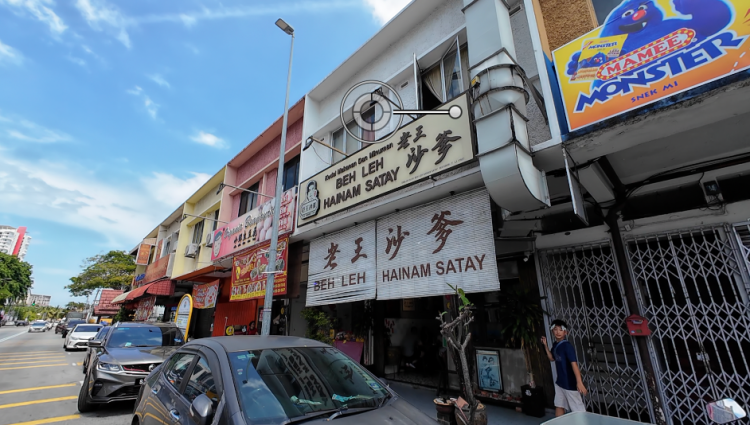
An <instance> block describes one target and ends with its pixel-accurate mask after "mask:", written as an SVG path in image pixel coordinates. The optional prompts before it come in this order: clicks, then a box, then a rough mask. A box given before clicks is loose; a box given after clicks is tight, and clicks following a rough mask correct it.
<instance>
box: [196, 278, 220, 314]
mask: <svg viewBox="0 0 750 425" xmlns="http://www.w3.org/2000/svg"><path fill="white" fill-rule="evenodd" d="M218 297H219V281H218V280H217V281H215V282H211V283H204V284H202V285H193V308H199V309H204V308H214V307H215V306H216V299H217V298H218Z"/></svg>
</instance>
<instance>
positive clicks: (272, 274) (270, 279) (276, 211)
mask: <svg viewBox="0 0 750 425" xmlns="http://www.w3.org/2000/svg"><path fill="white" fill-rule="evenodd" d="M276 26H277V27H279V28H280V29H281V30H282V31H284V32H285V33H287V34H289V35H291V36H292V44H291V47H290V49H289V71H288V73H287V77H286V99H285V100H284V120H283V122H282V124H281V146H280V147H279V167H278V171H277V173H276V192H275V193H274V201H273V229H272V231H271V246H270V247H269V248H268V269H267V270H268V271H267V272H266V273H267V274H268V275H267V280H266V297H265V301H264V303H263V327H262V328H261V333H260V334H261V335H270V333H271V306H272V304H273V285H274V279H275V278H276V273H277V271H276V255H277V254H276V253H277V252H278V244H279V216H280V212H281V190H282V189H283V185H284V154H285V153H286V124H287V118H288V115H289V85H290V83H291V81H292V57H293V55H294V28H292V26H291V25H289V24H287V23H286V22H285V21H284V20H283V19H281V18H279V19H278V20H277V21H276Z"/></svg>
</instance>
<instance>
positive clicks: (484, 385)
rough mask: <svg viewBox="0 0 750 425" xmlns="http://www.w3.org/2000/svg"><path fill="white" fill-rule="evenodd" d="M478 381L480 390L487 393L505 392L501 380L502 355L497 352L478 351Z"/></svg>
mask: <svg viewBox="0 0 750 425" xmlns="http://www.w3.org/2000/svg"><path fill="white" fill-rule="evenodd" d="M477 379H478V380H479V388H480V389H483V390H485V391H492V392H501V391H503V381H502V379H501V378H500V354H499V353H498V352H497V351H495V350H479V349H477Z"/></svg>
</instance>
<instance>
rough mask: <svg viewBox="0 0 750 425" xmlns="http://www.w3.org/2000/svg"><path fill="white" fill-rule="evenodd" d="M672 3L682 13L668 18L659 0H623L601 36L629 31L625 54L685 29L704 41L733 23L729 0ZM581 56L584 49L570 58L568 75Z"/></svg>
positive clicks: (612, 13) (603, 27) (624, 46)
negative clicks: (690, 30) (727, 0)
mask: <svg viewBox="0 0 750 425" xmlns="http://www.w3.org/2000/svg"><path fill="white" fill-rule="evenodd" d="M672 3H673V5H674V11H675V12H677V13H679V14H681V16H677V17H672V18H666V17H665V12H664V10H662V7H661V6H660V5H659V4H657V3H656V1H655V0H623V2H622V3H620V5H619V6H617V7H616V8H615V9H614V10H612V12H610V14H609V16H607V19H606V21H605V22H604V25H603V26H602V30H601V32H600V33H599V37H611V36H615V35H623V34H627V38H626V39H625V42H624V44H623V46H622V50H621V52H620V55H621V56H622V55H624V54H626V53H629V52H632V51H633V50H636V49H638V48H640V47H642V46H645V45H646V44H648V43H650V42H652V41H654V40H658V39H659V38H661V37H664V36H665V35H667V34H670V33H672V32H674V31H677V30H679V29H681V28H689V29H692V30H694V31H695V39H694V42H700V41H703V40H705V39H707V38H708V37H711V36H712V35H714V34H716V33H718V32H719V31H721V30H722V29H724V28H725V27H726V26H727V25H728V24H729V23H731V22H732V17H733V13H734V12H733V8H732V6H731V5H730V4H729V3H727V2H726V1H725V0H673V1H672ZM580 56H581V52H576V53H574V54H573V56H572V57H571V58H570V62H569V63H568V66H567V69H566V73H567V74H568V75H573V74H574V73H575V71H576V70H577V69H578V68H579V64H578V60H579V58H580Z"/></svg>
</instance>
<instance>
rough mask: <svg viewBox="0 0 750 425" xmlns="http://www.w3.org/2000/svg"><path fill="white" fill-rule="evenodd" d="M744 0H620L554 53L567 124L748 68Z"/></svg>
mask: <svg viewBox="0 0 750 425" xmlns="http://www.w3.org/2000/svg"><path fill="white" fill-rule="evenodd" d="M747 12H748V4H747V1H743V0H700V1H698V0H689V1H688V0H673V1H669V0H653V1H649V2H638V1H633V0H623V1H622V3H620V5H619V6H618V7H616V8H615V9H614V10H612V12H610V14H609V16H608V17H607V20H606V23H605V24H604V25H602V26H600V27H599V28H596V29H595V30H593V31H591V32H589V33H587V34H585V35H583V36H582V37H579V38H578V39H576V40H573V41H572V42H570V43H568V44H566V45H565V46H563V47H560V48H559V49H557V50H555V51H554V52H553V56H554V61H555V67H556V69H557V78H558V80H559V82H560V90H561V92H562V93H561V94H562V98H563V102H564V104H565V115H566V117H567V119H568V125H569V126H570V130H571V131H573V130H577V129H580V128H582V127H585V126H587V125H590V124H594V123H597V122H600V121H603V120H605V119H607V118H611V117H614V116H617V115H619V114H622V113H624V112H627V111H630V110H632V109H636V108H639V107H641V106H644V105H648V104H651V103H654V102H656V101H658V100H660V99H664V98H667V97H669V96H672V95H675V94H677V93H680V92H683V91H685V90H689V89H692V88H695V87H698V86H700V85H702V84H705V83H708V82H711V81H714V80H717V79H720V78H722V77H726V76H728V75H731V74H734V73H737V72H740V71H743V70H745V69H747V68H748V67H750V54H747V53H748V50H750V42H748V35H750V24H749V23H748V18H747V16H748V15H747Z"/></svg>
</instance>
